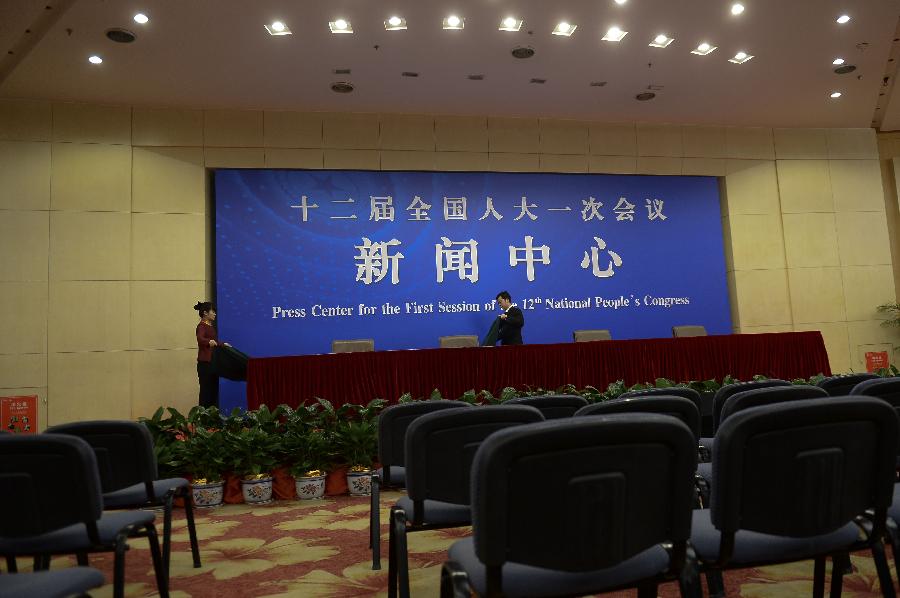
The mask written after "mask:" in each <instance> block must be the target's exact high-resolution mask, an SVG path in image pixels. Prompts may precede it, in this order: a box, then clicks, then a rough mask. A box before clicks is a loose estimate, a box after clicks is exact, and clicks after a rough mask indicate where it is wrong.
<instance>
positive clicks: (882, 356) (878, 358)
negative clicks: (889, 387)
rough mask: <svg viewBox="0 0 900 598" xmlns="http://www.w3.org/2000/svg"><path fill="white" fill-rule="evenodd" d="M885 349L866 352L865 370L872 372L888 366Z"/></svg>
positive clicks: (888, 361)
mask: <svg viewBox="0 0 900 598" xmlns="http://www.w3.org/2000/svg"><path fill="white" fill-rule="evenodd" d="M890 363H891V362H890V360H889V359H888V352H887V351H868V352H866V371H867V372H874V371H876V370H880V369H881V368H886V367H890Z"/></svg>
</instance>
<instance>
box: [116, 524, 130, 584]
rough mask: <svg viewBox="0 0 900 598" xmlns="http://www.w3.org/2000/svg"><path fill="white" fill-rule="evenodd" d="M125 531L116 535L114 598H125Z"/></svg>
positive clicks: (126, 546) (126, 545) (126, 547)
mask: <svg viewBox="0 0 900 598" xmlns="http://www.w3.org/2000/svg"><path fill="white" fill-rule="evenodd" d="M125 540H126V538H125V533H124V532H119V534H118V535H117V536H116V550H115V559H114V560H113V598H125V551H126V550H128V544H126V543H125Z"/></svg>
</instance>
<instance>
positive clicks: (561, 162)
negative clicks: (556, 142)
mask: <svg viewBox="0 0 900 598" xmlns="http://www.w3.org/2000/svg"><path fill="white" fill-rule="evenodd" d="M540 163H541V172H588V157H587V156H575V155H568V154H563V155H560V154H540Z"/></svg>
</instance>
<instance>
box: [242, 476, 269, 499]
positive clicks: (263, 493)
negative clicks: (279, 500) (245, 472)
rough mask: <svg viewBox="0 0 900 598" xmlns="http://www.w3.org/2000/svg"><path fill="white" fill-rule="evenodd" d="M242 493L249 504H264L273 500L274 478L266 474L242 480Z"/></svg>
mask: <svg viewBox="0 0 900 598" xmlns="http://www.w3.org/2000/svg"><path fill="white" fill-rule="evenodd" d="M241 493H242V494H243V495H244V502H245V503H247V504H257V505H258V504H262V503H267V502H271V500H272V478H271V476H268V475H266V474H261V475H259V476H253V477H251V478H250V479H247V478H244V479H243V480H241Z"/></svg>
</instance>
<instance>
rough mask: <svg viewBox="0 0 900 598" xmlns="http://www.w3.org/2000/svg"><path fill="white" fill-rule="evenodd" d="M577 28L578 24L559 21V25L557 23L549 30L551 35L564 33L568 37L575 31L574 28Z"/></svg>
mask: <svg viewBox="0 0 900 598" xmlns="http://www.w3.org/2000/svg"><path fill="white" fill-rule="evenodd" d="M577 28H578V25H572V24H571V23H566V22H565V21H562V22H560V23H559V25H557V26H556V27H555V28H554V29H553V31H551V33H552V34H553V35H565V36H566V37H569V36H570V35H572V34H573V33H575V30H576V29H577Z"/></svg>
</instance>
